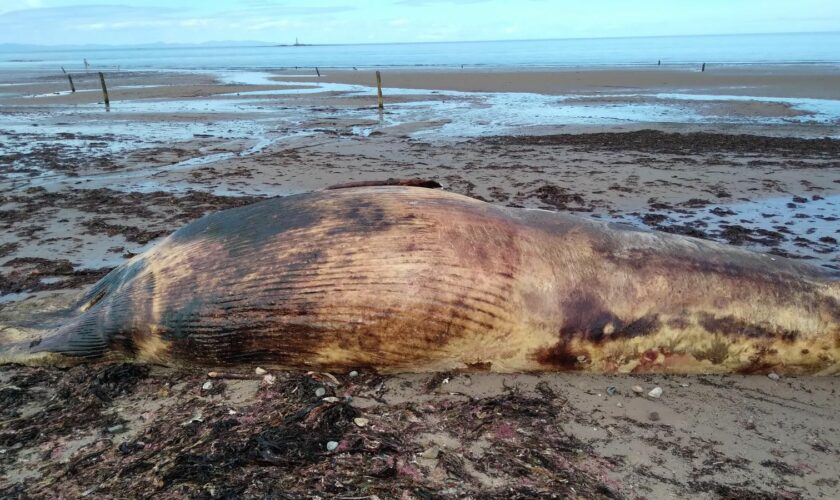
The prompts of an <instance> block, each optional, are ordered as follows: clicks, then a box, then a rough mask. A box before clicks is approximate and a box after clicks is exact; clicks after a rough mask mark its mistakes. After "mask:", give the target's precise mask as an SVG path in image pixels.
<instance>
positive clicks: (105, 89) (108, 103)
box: [99, 71, 111, 110]
mask: <svg viewBox="0 0 840 500" xmlns="http://www.w3.org/2000/svg"><path fill="white" fill-rule="evenodd" d="M99 81H100V82H101V83H102V95H104V96H105V109H106V110H110V109H111V100H110V99H108V87H106V86H105V75H103V74H102V72H101V71H100V72H99Z"/></svg>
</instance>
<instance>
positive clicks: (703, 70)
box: [700, 63, 706, 73]
mask: <svg viewBox="0 0 840 500" xmlns="http://www.w3.org/2000/svg"><path fill="white" fill-rule="evenodd" d="M700 72H701V73H705V72H706V63H703V66H700Z"/></svg>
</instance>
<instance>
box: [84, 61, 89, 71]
mask: <svg viewBox="0 0 840 500" xmlns="http://www.w3.org/2000/svg"><path fill="white" fill-rule="evenodd" d="M84 61H85V71H88V70H89V69H90V64H88V62H87V59H85V60H84Z"/></svg>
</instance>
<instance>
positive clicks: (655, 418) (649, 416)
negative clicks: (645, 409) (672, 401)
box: [648, 411, 659, 422]
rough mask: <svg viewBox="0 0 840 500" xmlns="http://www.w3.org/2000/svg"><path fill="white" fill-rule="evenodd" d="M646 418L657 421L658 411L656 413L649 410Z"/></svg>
mask: <svg viewBox="0 0 840 500" xmlns="http://www.w3.org/2000/svg"><path fill="white" fill-rule="evenodd" d="M648 419H650V421H651V422H659V413H656V412H655V411H652V412H650V414H649V415H648Z"/></svg>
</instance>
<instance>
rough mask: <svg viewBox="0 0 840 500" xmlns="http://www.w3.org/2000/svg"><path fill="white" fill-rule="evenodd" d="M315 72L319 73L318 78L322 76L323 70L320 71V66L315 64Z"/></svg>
mask: <svg viewBox="0 0 840 500" xmlns="http://www.w3.org/2000/svg"><path fill="white" fill-rule="evenodd" d="M315 73H317V74H318V78H321V72H320V71H318V66H315Z"/></svg>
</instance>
